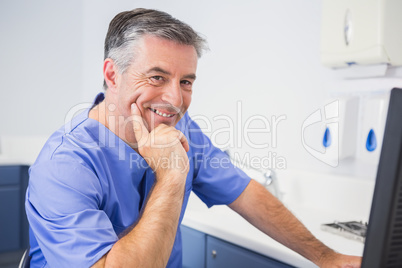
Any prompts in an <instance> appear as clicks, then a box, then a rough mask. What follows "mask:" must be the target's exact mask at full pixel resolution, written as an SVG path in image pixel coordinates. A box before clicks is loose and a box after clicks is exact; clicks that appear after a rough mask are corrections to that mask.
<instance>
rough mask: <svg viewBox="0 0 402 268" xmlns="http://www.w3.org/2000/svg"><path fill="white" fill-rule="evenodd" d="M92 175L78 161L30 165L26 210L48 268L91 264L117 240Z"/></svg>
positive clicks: (95, 178) (97, 180)
mask: <svg viewBox="0 0 402 268" xmlns="http://www.w3.org/2000/svg"><path fill="white" fill-rule="evenodd" d="M101 202H102V188H101V185H100V183H99V179H98V178H97V176H96V174H95V173H94V172H93V171H92V170H90V169H89V168H87V167H86V166H84V165H82V164H79V163H71V162H63V161H59V160H50V161H46V162H42V163H41V164H38V165H34V166H32V168H31V169H30V182H29V187H28V191H27V199H26V203H25V206H26V213H27V217H28V220H29V224H30V228H31V229H32V231H33V233H34V235H35V238H36V240H37V242H38V245H39V247H40V249H41V250H42V253H43V255H44V257H45V259H46V261H47V263H48V265H49V266H50V267H90V266H92V265H93V264H94V263H95V262H97V261H98V260H99V259H100V258H101V257H102V256H103V255H104V254H105V253H107V252H108V251H109V250H110V249H111V247H112V246H113V244H114V243H115V242H116V241H117V239H118V238H117V235H116V233H115V232H114V230H113V226H112V223H111V222H110V220H109V218H108V217H107V215H106V214H105V212H104V211H102V210H100V209H99V207H100V204H101Z"/></svg>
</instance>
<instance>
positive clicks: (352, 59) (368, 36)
mask: <svg viewBox="0 0 402 268" xmlns="http://www.w3.org/2000/svg"><path fill="white" fill-rule="evenodd" d="M401 12H402V1H400V0H323V1H322V17H321V19H322V25H321V61H322V63H323V64H324V65H325V66H328V67H344V66H348V65H353V64H359V65H369V64H384V63H387V64H390V65H392V66H400V65H402V49H401V48H402V31H401V29H402V15H401Z"/></svg>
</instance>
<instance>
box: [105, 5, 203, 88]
mask: <svg viewBox="0 0 402 268" xmlns="http://www.w3.org/2000/svg"><path fill="white" fill-rule="evenodd" d="M146 34H150V35H154V36H157V37H160V38H164V39H168V40H171V41H174V42H177V43H178V44H183V45H191V46H193V47H194V48H195V50H196V52H197V55H198V57H201V55H202V52H203V51H204V50H206V49H207V43H206V40H205V39H204V38H202V37H201V36H200V35H199V34H198V33H197V32H195V31H194V30H193V29H192V28H191V27H190V26H189V25H187V24H186V23H184V22H181V21H180V20H178V19H175V18H173V17H172V16H171V15H169V14H167V13H165V12H162V11H158V10H153V9H144V8H137V9H134V10H131V11H124V12H121V13H119V14H117V15H116V16H115V17H114V18H113V20H112V21H111V22H110V24H109V29H108V32H107V34H106V39H105V55H104V58H105V59H106V58H110V59H112V60H113V61H114V63H115V64H116V66H117V69H118V71H119V72H120V73H124V72H125V71H126V70H127V68H128V67H129V66H130V64H131V62H132V60H133V59H134V46H135V44H136V42H137V41H138V40H140V39H141V37H143V36H144V35H146ZM103 87H104V89H107V85H106V82H105V81H104V83H103Z"/></svg>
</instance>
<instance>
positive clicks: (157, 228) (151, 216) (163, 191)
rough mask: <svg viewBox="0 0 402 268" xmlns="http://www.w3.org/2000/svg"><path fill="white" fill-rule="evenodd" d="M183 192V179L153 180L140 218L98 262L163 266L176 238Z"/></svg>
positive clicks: (101, 264)
mask: <svg viewBox="0 0 402 268" xmlns="http://www.w3.org/2000/svg"><path fill="white" fill-rule="evenodd" d="M183 196H184V183H183V184H180V185H177V184H176V185H169V180H164V181H162V182H156V183H155V185H154V187H153V189H152V191H151V193H150V195H149V198H148V200H147V203H146V206H145V209H144V211H143V212H142V215H141V218H140V220H139V221H138V222H137V223H136V225H135V226H134V227H133V228H132V230H130V231H129V232H128V233H127V234H126V235H125V236H124V237H122V238H121V239H120V240H119V241H117V242H116V244H114V246H113V247H112V249H111V250H110V251H109V253H108V254H107V255H105V256H104V257H103V258H102V259H101V260H100V261H99V262H98V263H97V265H98V264H99V267H165V266H166V264H167V262H168V260H169V256H170V253H171V250H172V247H173V244H174V241H175V237H176V231H177V226H178V222H179V217H180V212H181V208H182V204H183ZM94 267H98V266H94Z"/></svg>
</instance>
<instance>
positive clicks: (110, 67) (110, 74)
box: [103, 58, 118, 93]
mask: <svg viewBox="0 0 402 268" xmlns="http://www.w3.org/2000/svg"><path fill="white" fill-rule="evenodd" d="M117 75H118V73H117V66H116V64H115V63H114V61H113V60H112V59H110V58H107V59H105V61H104V62H103V78H104V79H105V82H106V85H107V88H108V90H110V91H112V92H114V93H115V92H116V90H117Z"/></svg>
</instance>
